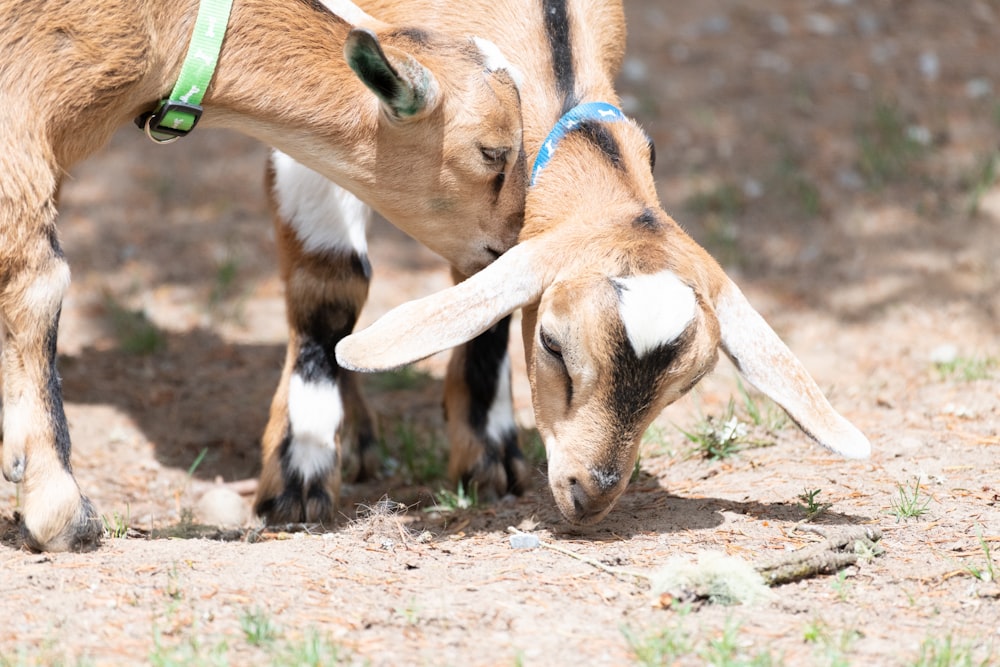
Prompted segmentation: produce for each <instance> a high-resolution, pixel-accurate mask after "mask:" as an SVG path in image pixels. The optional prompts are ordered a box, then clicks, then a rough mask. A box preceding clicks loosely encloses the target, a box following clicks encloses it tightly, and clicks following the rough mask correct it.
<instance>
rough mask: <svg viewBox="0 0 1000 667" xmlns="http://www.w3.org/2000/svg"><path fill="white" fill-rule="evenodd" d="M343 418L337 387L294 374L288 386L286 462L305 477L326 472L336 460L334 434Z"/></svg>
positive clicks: (307, 478)
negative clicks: (289, 436)
mask: <svg viewBox="0 0 1000 667" xmlns="http://www.w3.org/2000/svg"><path fill="white" fill-rule="evenodd" d="M343 418H344V404H343V402H342V401H341V399H340V389H338V387H337V385H336V384H334V383H332V382H328V381H323V382H306V381H305V380H303V379H302V377H301V376H299V375H298V374H296V375H293V376H292V380H291V383H290V384H289V386H288V421H289V423H290V424H291V428H292V435H293V441H292V443H291V452H290V457H291V458H290V463H291V466H292V468H294V469H295V470H297V471H298V472H299V474H301V475H302V479H303V480H304V481H308V480H310V479H313V478H315V477H318V476H320V475H324V474H326V473H327V472H328V471H329V470H330V468H331V467H332V466H333V465H334V464H335V462H336V446H337V445H336V442H337V441H336V435H337V429H338V428H340V422H341V421H342V420H343Z"/></svg>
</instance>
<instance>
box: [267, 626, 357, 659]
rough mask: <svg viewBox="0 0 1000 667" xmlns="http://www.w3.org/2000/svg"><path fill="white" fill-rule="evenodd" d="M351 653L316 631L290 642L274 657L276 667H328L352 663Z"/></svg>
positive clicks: (308, 632) (310, 631)
mask: <svg viewBox="0 0 1000 667" xmlns="http://www.w3.org/2000/svg"><path fill="white" fill-rule="evenodd" d="M350 661H351V656H350V652H349V651H347V650H346V649H344V647H342V646H340V645H338V644H337V643H336V642H334V641H332V640H331V639H330V638H329V637H327V636H325V635H322V634H320V633H319V632H318V631H316V630H313V629H311V630H309V631H307V632H306V634H305V636H304V637H302V638H301V639H299V640H296V641H288V642H287V643H286V644H285V645H284V646H283V647H282V650H281V651H280V652H279V653H277V654H276V655H273V657H272V662H271V664H272V665H274V666H275V667H327V666H329V665H337V664H340V663H342V662H350Z"/></svg>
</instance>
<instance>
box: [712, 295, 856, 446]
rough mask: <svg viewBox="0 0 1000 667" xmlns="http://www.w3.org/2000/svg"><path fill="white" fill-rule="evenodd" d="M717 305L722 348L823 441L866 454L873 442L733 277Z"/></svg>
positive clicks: (751, 378)
mask: <svg viewBox="0 0 1000 667" xmlns="http://www.w3.org/2000/svg"><path fill="white" fill-rule="evenodd" d="M727 281H728V282H727V284H726V286H725V287H723V290H722V292H721V293H720V295H719V298H718V301H717V303H716V306H715V314H716V317H717V318H718V321H719V329H720V331H721V335H722V349H723V350H724V351H725V353H726V354H727V355H728V356H729V358H730V359H732V361H733V363H734V364H736V368H737V369H738V370H739V372H740V373H741V374H742V375H743V377H745V378H746V379H747V380H748V381H749V382H750V383H751V384H752V385H754V386H755V387H757V389H759V390H760V391H762V392H763V393H764V394H765V395H766V396H768V397H769V398H770V399H772V400H773V401H774V402H775V403H777V404H778V405H780V406H781V407H782V408H784V410H785V412H787V413H788V415H789V416H790V417H791V418H792V420H794V421H795V423H796V424H798V426H799V428H801V429H802V430H803V431H804V432H805V433H806V434H807V435H809V436H810V437H811V438H812V439H813V440H815V441H816V442H818V443H819V444H820V445H822V446H823V447H826V448H827V449H830V450H832V451H834V452H836V453H838V454H841V455H843V456H846V457H848V458H856V459H861V458H867V457H868V455H869V454H870V453H871V444H870V443H869V442H868V438H866V437H865V436H864V434H862V433H861V431H859V430H858V429H857V428H856V427H855V426H854V425H853V424H851V423H850V422H849V421H847V420H846V419H844V418H843V417H842V416H841V415H840V414H839V413H838V412H837V411H836V410H834V409H833V407H832V406H831V405H830V402H829V401H827V400H826V397H825V396H824V395H823V392H822V391H820V388H819V387H818V386H817V385H816V382H815V381H814V380H813V379H812V377H810V375H809V373H808V371H806V369H805V367H804V366H803V365H802V362H800V361H799V360H798V359H797V358H796V357H795V355H794V354H792V351H791V350H789V349H788V347H787V346H786V345H785V344H784V343H783V342H781V339H780V338H778V335H777V334H776V333H774V330H773V329H771V327H770V326H768V324H767V322H765V321H764V318H763V317H761V316H760V314H759V313H758V312H757V311H756V310H754V308H753V306H751V305H750V302H749V301H747V299H746V297H745V296H743V293H742V292H741V291H740V289H739V288H738V287H737V286H736V284H735V283H733V282H732V281H731V280H728V279H727Z"/></svg>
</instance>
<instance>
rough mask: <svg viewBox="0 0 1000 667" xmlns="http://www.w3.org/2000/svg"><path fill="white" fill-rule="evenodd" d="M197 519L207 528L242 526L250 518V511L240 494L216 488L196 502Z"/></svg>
mask: <svg viewBox="0 0 1000 667" xmlns="http://www.w3.org/2000/svg"><path fill="white" fill-rule="evenodd" d="M197 513H198V519H199V520H200V521H201V523H204V524H206V525H209V526H233V527H236V526H242V525H243V524H245V523H246V522H247V519H249V518H250V509H249V508H248V507H247V504H246V502H245V501H244V500H243V497H242V496H240V494H238V493H236V492H235V491H233V490H232V489H229V488H226V487H225V486H218V487H215V488H213V489H211V490H210V491H207V492H206V493H205V495H203V496H202V497H201V499H200V500H199V501H198V506H197Z"/></svg>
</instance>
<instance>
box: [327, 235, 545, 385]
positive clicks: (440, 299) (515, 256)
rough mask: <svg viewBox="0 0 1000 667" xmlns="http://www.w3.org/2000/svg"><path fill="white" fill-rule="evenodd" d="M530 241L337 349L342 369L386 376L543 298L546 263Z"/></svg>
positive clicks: (395, 312)
mask: <svg viewBox="0 0 1000 667" xmlns="http://www.w3.org/2000/svg"><path fill="white" fill-rule="evenodd" d="M539 254H540V253H538V251H537V249H536V248H534V247H533V244H532V243H531V242H530V241H529V242H527V243H523V244H520V245H516V246H514V247H513V248H511V249H510V250H508V251H507V252H506V253H504V254H503V255H501V256H500V258H499V259H497V260H496V261H495V262H493V263H492V264H490V265H489V266H488V267H486V268H485V269H483V270H482V271H480V272H479V273H477V274H476V275H474V276H472V277H471V278H468V279H467V280H465V281H464V282H461V283H459V284H457V285H455V286H454V287H449V288H448V289H446V290H442V291H440V292H438V293H436V294H432V295H430V296H427V297H424V298H422V299H417V300H415V301H410V302H409V303H405V304H403V305H402V306H398V307H396V308H394V309H393V310H390V311H389V312H388V313H386V314H385V315H383V316H382V317H381V318H379V319H378V320H376V321H375V322H374V323H373V324H372V325H371V326H369V327H368V328H366V329H364V330H362V331H359V332H356V333H353V334H351V335H350V336H347V337H346V338H344V339H342V340H341V341H340V342H339V343H338V344H337V363H339V364H340V365H341V366H342V367H344V368H347V369H349V370H355V371H364V372H372V371H384V370H390V369H392V368H398V367H400V366H404V365H406V364H409V363H412V362H414V361H418V360H420V359H423V358H425V357H429V356H430V355H432V354H435V353H437V352H441V351H443V350H447V349H448V348H451V347H455V346H456V345H461V344H462V343H465V342H468V341H470V340H472V339H473V338H475V337H476V336H478V335H479V334H481V333H483V332H484V331H486V330H487V329H489V328H490V327H491V326H493V325H494V324H496V323H497V322H499V321H500V320H501V319H502V318H504V317H505V316H507V315H509V314H510V313H512V312H514V311H515V310H517V309H518V308H520V307H522V306H525V305H527V304H529V303H532V302H533V301H536V300H538V299H539V298H540V297H541V294H542V290H543V289H544V284H543V280H542V277H541V273H540V271H539V269H538V267H539V266H541V264H540V263H539V261H540V257H539Z"/></svg>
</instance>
